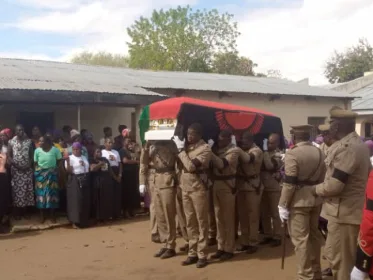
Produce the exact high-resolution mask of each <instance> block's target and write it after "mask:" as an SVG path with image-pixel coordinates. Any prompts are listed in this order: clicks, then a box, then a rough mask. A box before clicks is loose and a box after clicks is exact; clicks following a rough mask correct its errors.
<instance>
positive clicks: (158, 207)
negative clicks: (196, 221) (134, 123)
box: [140, 141, 177, 259]
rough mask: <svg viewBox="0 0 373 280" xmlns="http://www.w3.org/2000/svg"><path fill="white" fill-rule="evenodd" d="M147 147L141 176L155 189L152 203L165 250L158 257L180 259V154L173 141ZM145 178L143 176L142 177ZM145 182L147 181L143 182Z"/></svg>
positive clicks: (160, 142)
mask: <svg viewBox="0 0 373 280" xmlns="http://www.w3.org/2000/svg"><path fill="white" fill-rule="evenodd" d="M151 147H152V149H151V150H150V145H146V146H145V147H144V149H143V151H142V153H143V156H142V163H141V165H140V175H143V174H145V176H146V177H147V180H146V181H147V183H148V184H149V185H151V186H152V188H153V196H152V197H151V199H152V200H153V203H154V209H155V217H156V221H157V225H158V230H159V235H160V238H161V240H164V241H165V242H164V247H163V248H162V249H161V250H160V251H159V252H158V253H157V254H155V257H160V258H161V259H167V258H171V257H173V256H175V255H176V252H175V246H176V171H175V166H176V156H177V150H176V147H175V144H174V143H173V142H172V141H156V142H155V143H154V145H152V146H151ZM140 177H141V176H140ZM140 180H141V181H143V182H144V181H145V179H144V178H142V179H140Z"/></svg>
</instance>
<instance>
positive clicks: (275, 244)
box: [271, 239, 282, 247]
mask: <svg viewBox="0 0 373 280" xmlns="http://www.w3.org/2000/svg"><path fill="white" fill-rule="evenodd" d="M281 243H282V242H281V239H273V240H272V242H271V247H279V246H281Z"/></svg>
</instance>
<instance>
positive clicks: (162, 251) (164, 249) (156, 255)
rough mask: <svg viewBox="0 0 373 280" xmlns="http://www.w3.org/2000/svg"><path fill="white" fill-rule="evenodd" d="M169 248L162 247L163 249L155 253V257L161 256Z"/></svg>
mask: <svg viewBox="0 0 373 280" xmlns="http://www.w3.org/2000/svg"><path fill="white" fill-rule="evenodd" d="M166 251H167V249H166V248H162V249H161V250H159V252H158V253H156V254H155V255H154V257H155V258H160V257H161V256H162V255H163V254H164V253H166Z"/></svg>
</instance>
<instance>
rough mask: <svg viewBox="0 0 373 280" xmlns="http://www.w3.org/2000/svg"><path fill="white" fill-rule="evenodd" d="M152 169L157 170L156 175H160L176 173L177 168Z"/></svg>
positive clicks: (152, 168)
mask: <svg viewBox="0 0 373 280" xmlns="http://www.w3.org/2000/svg"><path fill="white" fill-rule="evenodd" d="M150 169H151V170H155V173H159V174H162V173H170V172H175V168H171V167H163V168H154V167H150Z"/></svg>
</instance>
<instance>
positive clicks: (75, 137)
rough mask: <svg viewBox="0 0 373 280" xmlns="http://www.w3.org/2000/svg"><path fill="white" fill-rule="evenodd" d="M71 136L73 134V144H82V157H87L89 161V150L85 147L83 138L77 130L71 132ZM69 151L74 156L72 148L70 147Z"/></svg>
mask: <svg viewBox="0 0 373 280" xmlns="http://www.w3.org/2000/svg"><path fill="white" fill-rule="evenodd" d="M70 134H71V141H72V143H76V142H78V143H80V144H81V150H82V155H83V156H85V157H86V158H87V159H89V156H88V151H87V148H86V147H84V145H83V138H82V136H81V135H80V134H79V132H78V131H77V130H75V129H73V130H71V133H70ZM67 151H68V153H69V155H72V153H73V148H72V146H70V147H68V148H67Z"/></svg>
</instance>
